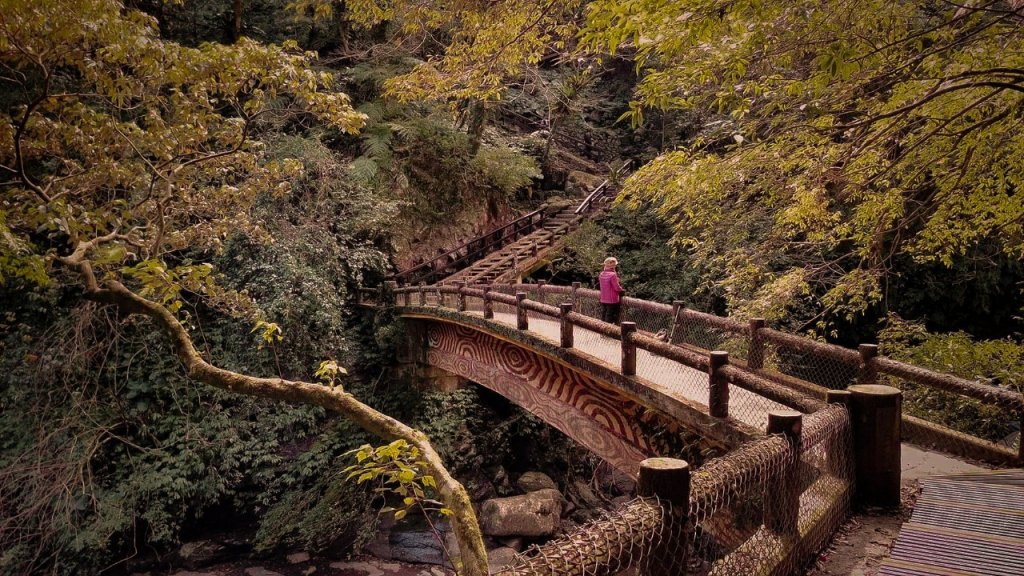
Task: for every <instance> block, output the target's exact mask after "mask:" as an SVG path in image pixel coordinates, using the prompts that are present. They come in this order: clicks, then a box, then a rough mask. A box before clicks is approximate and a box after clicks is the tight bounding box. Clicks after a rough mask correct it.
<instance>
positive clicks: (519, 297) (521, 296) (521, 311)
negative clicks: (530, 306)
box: [516, 292, 530, 330]
mask: <svg viewBox="0 0 1024 576" xmlns="http://www.w3.org/2000/svg"><path fill="white" fill-rule="evenodd" d="M523 300H526V292H516V328H518V329H520V330H529V328H530V320H529V318H528V317H527V316H526V308H524V307H523Z"/></svg>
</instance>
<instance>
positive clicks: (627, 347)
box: [620, 322, 636, 376]
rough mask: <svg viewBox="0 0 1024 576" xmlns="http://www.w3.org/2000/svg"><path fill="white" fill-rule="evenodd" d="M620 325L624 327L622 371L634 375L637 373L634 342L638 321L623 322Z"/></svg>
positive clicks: (627, 374)
mask: <svg viewBox="0 0 1024 576" xmlns="http://www.w3.org/2000/svg"><path fill="white" fill-rule="evenodd" d="M620 327H621V329H622V373H623V374H624V375H626V376H632V375H634V374H636V343H634V342H633V334H635V333H636V322H623V323H622V324H621V325H620Z"/></svg>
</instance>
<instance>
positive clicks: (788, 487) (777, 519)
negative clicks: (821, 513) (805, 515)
mask: <svg viewBox="0 0 1024 576" xmlns="http://www.w3.org/2000/svg"><path fill="white" fill-rule="evenodd" d="M802 426H803V414H801V413H799V412H796V411H794V410H779V411H774V412H769V413H768V433H769V434H783V435H785V436H786V440H787V441H788V442H789V446H790V449H791V453H790V458H789V461H788V462H786V468H785V469H784V470H783V471H782V473H781V475H780V477H779V479H778V484H777V485H776V486H775V487H774V489H769V490H767V491H766V492H765V503H764V523H765V526H767V527H768V529H770V530H772V531H773V532H775V533H776V534H779V535H783V536H795V535H796V534H797V528H798V526H799V520H800V429H801V428H802Z"/></svg>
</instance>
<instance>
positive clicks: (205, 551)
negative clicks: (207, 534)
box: [178, 540, 229, 569]
mask: <svg viewBox="0 0 1024 576" xmlns="http://www.w3.org/2000/svg"><path fill="white" fill-rule="evenodd" d="M228 554H229V551H228V549H227V547H225V546H223V545H222V544H218V543H216V542H214V541H213V540H197V541H195V542H185V543H184V544H182V545H181V548H179V549H178V557H179V558H181V563H182V564H183V565H184V566H185V568H189V569H195V568H202V567H203V566H209V565H210V564H213V563H215V562H218V561H220V560H223V559H225V558H226V557H227V556H228Z"/></svg>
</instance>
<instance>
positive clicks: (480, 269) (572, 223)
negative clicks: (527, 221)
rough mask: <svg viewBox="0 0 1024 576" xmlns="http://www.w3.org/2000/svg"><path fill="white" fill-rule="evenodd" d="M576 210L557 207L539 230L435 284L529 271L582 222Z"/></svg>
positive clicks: (494, 278)
mask: <svg viewBox="0 0 1024 576" xmlns="http://www.w3.org/2000/svg"><path fill="white" fill-rule="evenodd" d="M578 210H579V208H578V206H576V205H573V206H570V207H568V208H563V209H562V210H559V211H558V212H556V213H555V214H553V215H551V216H549V217H547V218H546V219H545V220H544V223H543V224H542V225H541V227H540V228H539V229H537V230H535V231H533V232H531V233H530V234H527V235H526V236H524V237H522V238H520V239H519V240H517V241H515V242H513V243H512V244H509V245H508V246H505V247H504V248H501V249H500V250H497V251H495V252H492V253H490V254H488V255H487V256H485V257H484V258H483V259H481V260H479V261H477V262H475V263H473V264H472V265H470V266H469V267H468V268H464V269H462V270H459V271H458V272H456V273H454V274H452V275H451V276H449V277H447V278H445V279H444V280H442V281H441V282H439V283H440V284H449V285H450V284H456V283H459V282H464V283H466V284H491V283H495V282H507V281H512V280H515V279H516V278H518V277H519V276H521V275H524V274H529V273H530V272H533V271H534V270H535V269H536V268H538V267H539V266H540V265H542V264H543V262H544V257H545V256H546V255H547V253H548V252H550V251H551V249H552V248H554V247H555V246H556V245H557V244H558V243H559V241H560V240H561V239H562V238H564V237H565V235H567V234H569V233H570V232H572V231H574V230H575V229H576V228H577V227H578V226H579V224H580V222H581V221H583V219H584V217H585V216H584V214H582V213H577V212H578Z"/></svg>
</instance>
